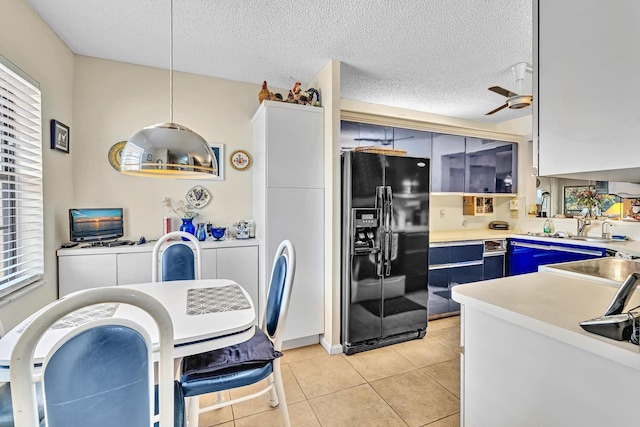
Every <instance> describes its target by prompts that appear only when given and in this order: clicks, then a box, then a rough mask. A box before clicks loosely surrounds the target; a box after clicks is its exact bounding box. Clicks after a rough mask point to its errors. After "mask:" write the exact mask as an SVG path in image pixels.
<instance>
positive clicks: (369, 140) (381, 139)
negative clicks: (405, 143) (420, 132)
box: [353, 136, 413, 145]
mask: <svg viewBox="0 0 640 427" xmlns="http://www.w3.org/2000/svg"><path fill="white" fill-rule="evenodd" d="M411 138H413V136H405V137H404V138H387V139H384V138H354V139H353V140H354V141H368V142H379V143H380V144H381V145H391V143H392V142H394V141H402V140H403V139H411Z"/></svg>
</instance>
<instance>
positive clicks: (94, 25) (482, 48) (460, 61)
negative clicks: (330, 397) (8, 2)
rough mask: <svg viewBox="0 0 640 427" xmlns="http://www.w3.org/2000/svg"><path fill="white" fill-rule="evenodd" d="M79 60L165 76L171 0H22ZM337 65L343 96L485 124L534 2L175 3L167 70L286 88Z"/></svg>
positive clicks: (525, 39) (508, 77)
mask: <svg viewBox="0 0 640 427" xmlns="http://www.w3.org/2000/svg"><path fill="white" fill-rule="evenodd" d="M26 1H27V2H28V3H29V4H30V5H31V6H32V7H33V9H34V10H35V11H36V12H37V13H38V14H39V15H40V16H41V17H42V19H43V20H44V21H45V22H46V23H47V24H48V25H49V26H50V27H51V28H52V29H53V31H55V32H56V34H57V35H58V36H59V37H60V39H62V41H64V42H65V43H66V44H67V46H69V48H70V49H71V50H72V51H73V52H74V53H76V54H79V55H86V56H92V57H97V58H104V59H110V60H115V61H122V62H128V63H132V64H140V65H147V66H152V67H159V68H168V67H169V41H170V35H169V34H170V32H169V23H170V18H169V17H170V12H169V11H170V1H169V0H109V1H106V0H26ZM331 59H336V60H340V61H341V62H342V64H341V96H342V98H344V99H352V100H358V101H365V102H372V103H377V104H384V105H390V106H396V107H402V108H408V109H412V110H418V111H425V112H429V113H435V114H443V115H447V116H453V117H461V118H466V119H473V120H482V121H488V122H501V121H504V120H510V119H513V118H517V117H521V116H524V115H529V114H531V108H525V109H522V110H509V109H504V110H502V111H500V112H497V113H495V114H494V115H492V116H485V115H484V114H485V113H487V112H488V111H491V110H493V109H494V108H496V107H498V106H500V105H502V104H503V103H504V102H505V98H504V97H502V96H500V95H498V94H496V93H493V92H490V91H488V90H487V88H488V87H489V86H495V85H498V86H502V87H504V88H506V89H508V90H511V91H512V92H516V93H526V94H530V93H531V74H530V73H527V75H526V76H525V80H524V82H523V84H522V92H521V91H520V87H518V85H517V84H516V82H515V81H514V76H513V73H512V71H511V66H512V65H513V64H515V63H518V62H529V63H531V62H532V3H531V0H396V1H389V0H351V1H347V0H323V1H309V0H279V1H268V0H227V1H220V0H175V3H174V69H175V70H177V71H185V72H190V73H196V74H202V75H206V76H213V77H220V78H224V79H230V80H237V81H242V82H249V83H255V84H256V93H257V92H258V90H259V88H260V84H261V83H262V81H263V80H266V81H267V82H268V84H269V86H270V87H280V88H289V87H291V86H293V83H294V82H295V81H300V82H302V83H303V84H304V83H306V82H308V81H309V80H310V79H311V78H313V76H315V75H316V74H317V73H318V71H320V69H321V68H322V67H323V66H324V65H326V64H327V62H328V61H329V60H331Z"/></svg>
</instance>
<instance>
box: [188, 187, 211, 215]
mask: <svg viewBox="0 0 640 427" xmlns="http://www.w3.org/2000/svg"><path fill="white" fill-rule="evenodd" d="M184 198H185V200H186V201H187V203H189V204H190V205H191V206H193V207H194V208H196V209H200V208H203V207H205V206H207V204H209V202H210V201H211V194H209V192H208V191H207V189H206V188H204V187H202V186H200V185H196V186H195V187H193V188H192V189H191V190H189V191H188V192H187V195H186V196H185V197H184Z"/></svg>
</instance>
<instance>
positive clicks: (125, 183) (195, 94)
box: [66, 56, 260, 240]
mask: <svg viewBox="0 0 640 427" xmlns="http://www.w3.org/2000/svg"><path fill="white" fill-rule="evenodd" d="M73 89H74V94H73V117H74V122H75V125H74V127H73V129H72V138H73V139H72V141H74V142H72V145H71V150H72V151H73V155H74V162H73V174H74V185H73V193H74V201H73V204H72V205H68V206H66V208H70V207H123V208H124V209H125V211H124V214H125V237H126V238H128V239H131V240H134V239H135V240H137V239H138V238H140V236H145V237H146V238H147V240H149V239H155V238H158V237H159V236H160V235H161V234H162V218H163V216H165V215H170V216H172V217H173V224H174V228H177V227H178V226H179V224H180V221H179V219H178V217H177V216H175V215H173V214H169V212H168V211H167V209H166V208H164V207H163V206H161V201H162V199H163V198H164V197H171V199H172V200H174V201H177V200H181V199H183V198H184V196H185V195H186V193H187V191H188V190H189V189H190V188H191V187H193V186H194V185H202V186H203V187H205V188H206V189H208V190H209V192H210V193H211V196H212V201H211V202H210V203H209V204H208V205H207V206H206V207H204V208H202V209H201V210H200V215H199V216H198V217H197V218H196V220H195V221H194V222H206V221H211V223H213V224H214V225H221V226H224V225H228V224H231V223H233V222H236V221H237V220H239V219H243V218H250V217H251V211H252V209H251V206H252V202H251V199H252V193H251V180H252V170H251V168H249V169H248V170H245V171H242V172H240V171H236V170H235V169H233V168H231V167H230V166H229V162H228V160H227V159H228V157H229V154H231V152H232V151H234V150H237V149H243V150H247V151H248V152H249V153H251V147H252V131H251V117H252V116H253V114H254V113H255V111H256V109H257V108H258V96H257V95H258V91H259V90H260V85H258V84H255V85H254V84H247V83H238V82H233V81H229V80H222V79H215V78H211V77H204V76H199V75H194V74H186V73H178V72H176V73H174V121H175V122H177V123H180V124H182V125H184V126H187V127H188V128H190V129H192V130H194V131H195V132H197V133H199V134H200V135H201V136H202V137H203V138H204V139H205V140H207V141H210V142H217V143H223V144H225V157H226V159H225V162H224V163H225V180H224V181H205V180H199V181H190V180H173V179H155V178H141V177H135V176H126V175H122V174H120V173H119V172H117V171H116V170H114V169H113V168H112V167H111V165H110V164H109V162H108V157H107V154H108V152H109V149H110V148H111V146H112V145H113V144H115V143H116V142H118V141H123V140H127V139H128V138H130V137H131V136H132V135H133V134H134V133H136V132H137V131H138V130H140V129H142V128H143V127H145V126H150V125H152V124H156V123H160V122H167V121H169V72H168V71H167V70H162V69H157V68H149V67H142V66H137V65H131V64H125V63H121V62H114V61H107V60H101V59H95V58H90V57H86V56H77V57H76V60H75V79H74V88H73Z"/></svg>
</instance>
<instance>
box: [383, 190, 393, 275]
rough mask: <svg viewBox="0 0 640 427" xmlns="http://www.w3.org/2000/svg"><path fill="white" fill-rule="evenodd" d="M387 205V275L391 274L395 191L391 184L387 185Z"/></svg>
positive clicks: (385, 252)
mask: <svg viewBox="0 0 640 427" xmlns="http://www.w3.org/2000/svg"><path fill="white" fill-rule="evenodd" d="M384 195H385V206H384V209H385V210H384V232H385V238H384V264H385V272H384V274H385V276H390V275H391V238H392V236H391V219H392V217H393V192H392V191H391V187H390V186H386V187H385V191H384Z"/></svg>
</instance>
